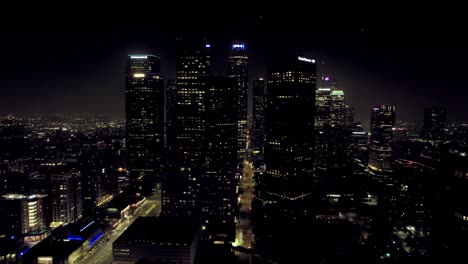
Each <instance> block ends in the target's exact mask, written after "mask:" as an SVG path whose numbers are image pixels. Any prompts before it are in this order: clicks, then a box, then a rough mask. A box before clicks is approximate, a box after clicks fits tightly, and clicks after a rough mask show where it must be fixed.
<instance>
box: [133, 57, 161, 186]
mask: <svg viewBox="0 0 468 264" xmlns="http://www.w3.org/2000/svg"><path fill="white" fill-rule="evenodd" d="M159 63H160V62H159V57H157V56H154V55H129V56H128V61H127V69H126V88H125V99H126V100H125V101H126V117H127V168H128V171H129V172H130V187H131V190H132V192H133V193H135V194H143V195H148V194H150V193H151V192H152V190H153V189H154V186H155V185H156V183H157V182H158V181H159V180H160V178H159V177H160V172H161V170H162V167H163V161H162V154H163V151H164V77H163V76H162V75H161V74H160V71H159V68H160V66H159Z"/></svg>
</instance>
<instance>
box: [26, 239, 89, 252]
mask: <svg viewBox="0 0 468 264" xmlns="http://www.w3.org/2000/svg"><path fill="white" fill-rule="evenodd" d="M82 244H83V241H76V240H69V241H68V240H61V239H60V240H55V239H53V238H51V237H48V238H46V239H44V240H43V241H41V242H40V243H39V244H37V245H35V246H34V247H32V248H31V250H30V251H29V252H28V255H29V256H54V257H67V256H69V255H70V254H71V253H73V251H75V250H77V249H78V248H79V247H81V245H82Z"/></svg>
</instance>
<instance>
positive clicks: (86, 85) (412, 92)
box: [0, 10, 468, 121]
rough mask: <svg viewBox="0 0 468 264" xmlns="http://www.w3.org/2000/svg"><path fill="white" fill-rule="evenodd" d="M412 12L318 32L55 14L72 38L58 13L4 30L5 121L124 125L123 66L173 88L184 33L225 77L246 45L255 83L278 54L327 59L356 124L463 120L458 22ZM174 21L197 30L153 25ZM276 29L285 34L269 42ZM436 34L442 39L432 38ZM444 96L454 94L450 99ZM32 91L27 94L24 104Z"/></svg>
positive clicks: (223, 20)
mask: <svg viewBox="0 0 468 264" xmlns="http://www.w3.org/2000/svg"><path fill="white" fill-rule="evenodd" d="M430 11H434V10H430ZM409 12H410V10H407V11H405V12H403V11H402V15H401V17H400V19H399V20H398V21H394V20H392V19H391V12H390V11H388V12H383V13H382V14H381V15H382V17H376V16H375V15H365V13H364V12H363V11H361V12H357V13H356V17H358V18H356V19H351V20H350V23H346V24H340V23H337V22H335V23H332V22H330V23H323V24H320V23H319V24H317V26H318V27H317V26H313V27H310V26H309V25H310V23H309V22H308V19H307V16H303V15H302V14H298V15H297V16H292V15H291V14H289V15H288V16H286V17H287V18H288V19H285V20H284V23H281V22H280V21H282V20H278V19H277V18H278V17H281V16H280V15H278V14H274V13H272V14H269V13H268V12H264V13H265V14H262V13H259V14H255V15H254V14H248V15H246V16H245V17H244V18H243V19H237V20H236V19H235V16H234V15H232V14H227V15H226V16H225V17H224V16H222V15H219V14H212V15H206V16H204V17H203V18H202V19H197V20H194V21H193V22H194V23H192V24H191V25H188V26H187V29H182V28H178V27H176V26H175V25H172V24H167V23H165V25H167V28H164V27H163V28H153V27H151V26H149V25H137V24H136V22H133V21H132V18H134V17H136V15H135V14H133V15H129V17H128V21H126V20H124V19H123V18H120V17H118V16H117V15H115V16H111V17H110V18H109V19H108V24H103V23H100V22H99V20H98V17H97V16H95V15H90V18H89V21H88V22H87V23H83V24H80V23H77V21H75V20H74V18H75V17H74V15H73V14H70V15H71V16H70V18H63V17H61V16H62V15H63V14H62V15H56V16H60V18H62V19H63V20H64V23H65V24H67V25H69V28H70V30H69V31H62V30H59V29H54V28H53V27H52V28H51V27H47V26H49V25H50V23H52V22H53V18H54V17H55V16H53V15H52V16H51V17H50V18H49V19H50V20H48V19H44V20H40V21H39V22H38V24H37V25H33V26H32V27H30V28H28V29H26V28H24V27H23V26H22V25H21V24H19V25H15V27H14V28H9V29H8V28H4V29H3V28H2V31H1V32H2V33H3V34H4V35H5V36H7V37H8V39H9V40H10V41H7V42H3V43H2V44H0V48H1V49H2V50H4V51H7V52H6V53H5V55H4V60H5V63H4V64H3V66H2V68H1V70H2V71H1V73H0V86H1V87H2V88H3V89H2V92H3V93H4V96H2V98H1V99H0V100H1V101H0V113H4V114H7V113H17V114H32V113H38V112H41V113H95V114H105V115H110V116H114V117H123V116H124V110H123V109H124V94H123V92H122V91H123V90H124V89H123V83H122V81H121V79H122V77H119V76H122V73H123V70H122V69H123V67H122V66H123V65H125V59H124V58H125V57H126V56H127V55H128V54H155V55H158V56H160V57H161V73H162V74H163V75H164V76H165V79H166V80H167V79H173V78H175V70H174V69H175V39H176V37H177V36H178V35H179V32H183V31H186V32H203V33H206V35H207V36H208V38H209V39H210V41H211V43H210V44H211V45H212V51H213V70H214V73H218V74H225V73H226V72H227V65H226V63H224V61H225V60H226V58H228V56H229V48H230V44H231V42H233V41H235V40H242V41H245V42H246V43H247V45H248V47H249V54H248V55H249V73H250V74H249V85H251V83H252V81H253V80H254V79H256V78H258V77H264V78H266V61H267V59H268V58H270V57H271V55H274V54H275V52H278V51H280V50H288V49H296V50H298V51H299V52H301V53H303V54H305V55H307V56H309V57H313V58H315V59H316V60H317V61H318V62H323V61H324V62H325V64H319V65H318V66H319V67H318V70H319V73H321V72H325V73H327V74H330V75H331V76H334V77H335V78H336V79H337V80H338V86H339V89H342V90H344V92H345V94H346V95H347V103H348V104H350V105H353V106H355V107H356V113H357V119H358V120H362V121H364V120H366V119H368V118H369V109H370V107H371V106H372V105H375V104H389V105H395V106H396V108H397V109H398V116H397V120H405V121H413V120H419V121H421V120H422V118H421V116H422V115H421V113H422V110H421V109H423V108H426V107H446V108H447V116H448V119H449V120H462V119H464V117H465V116H466V115H467V113H468V109H467V107H466V105H465V104H464V102H463V99H462V98H463V96H467V94H466V93H467V90H466V89H461V88H458V87H460V85H461V84H462V83H464V82H463V78H465V77H463V76H464V75H463V68H464V66H463V63H462V61H463V59H464V58H466V55H467V54H466V51H465V50H464V49H461V47H462V46H463V43H464V41H463V40H460V39H459V37H458V36H459V35H458V34H457V32H458V30H459V29H460V28H459V24H456V23H453V21H452V20H450V19H449V20H446V21H439V22H434V21H431V20H429V14H431V13H430V12H428V13H427V14H419V13H418V14H417V15H416V16H415V17H411V16H410V15H409V14H408V13H409ZM96 15H97V14H96ZM172 15H173V16H174V18H177V19H178V22H179V23H177V25H179V24H180V23H182V24H183V23H184V21H185V22H188V21H191V22H192V20H193V16H194V15H190V14H188V15H186V14H179V15H176V14H172V13H169V14H166V15H164V16H162V17H160V18H157V19H156V20H155V23H156V22H163V21H165V19H168V18H170V17H171V16H172ZM337 15H341V13H340V12H337ZM358 15H361V16H358ZM286 17H285V18H286ZM326 17H327V16H326V12H324V14H317V19H319V18H320V19H322V18H326ZM352 17H354V16H350V15H348V16H343V18H346V19H347V18H352ZM386 19H389V20H388V21H387V20H386ZM144 20H146V19H144ZM125 22H128V23H125ZM317 23H318V22H317ZM41 25H42V26H44V27H41ZM197 27H199V28H197ZM45 28H47V30H46V29H45ZM275 28H277V29H282V30H281V32H283V33H280V34H279V33H275V34H271V33H272V32H274V30H275ZM311 28H314V29H311ZM285 29H290V30H289V31H288V30H285ZM414 32H418V34H414ZM278 34H279V35H278ZM436 35H437V36H439V37H437V38H433V36H436ZM450 40H452V41H450ZM25 61H27V62H28V63H29V64H30V66H29V67H30V68H32V69H34V70H33V71H28V74H27V75H25V74H24V73H23V69H24V68H23V63H24V62H25ZM436 65H437V66H436ZM447 89H450V90H451V91H454V90H455V91H456V92H450V93H447V92H446V91H448V90H447ZM25 93H28V94H29V95H30V96H28V97H27V98H25V97H24V96H22V95H24V94H25Z"/></svg>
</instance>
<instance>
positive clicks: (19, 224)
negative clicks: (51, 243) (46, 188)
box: [0, 194, 47, 240]
mask: <svg viewBox="0 0 468 264" xmlns="http://www.w3.org/2000/svg"><path fill="white" fill-rule="evenodd" d="M44 197H45V195H29V196H26V195H22V194H7V195H3V196H1V197H0V215H1V217H0V237H1V236H2V235H5V236H7V237H10V236H25V237H28V236H33V234H34V233H41V232H44V231H45V230H46V229H47V226H46V225H45V220H44V211H43V198H44ZM26 240H28V239H26Z"/></svg>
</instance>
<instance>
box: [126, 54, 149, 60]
mask: <svg viewBox="0 0 468 264" xmlns="http://www.w3.org/2000/svg"><path fill="white" fill-rule="evenodd" d="M147 58H148V56H146V55H130V59H147Z"/></svg>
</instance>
